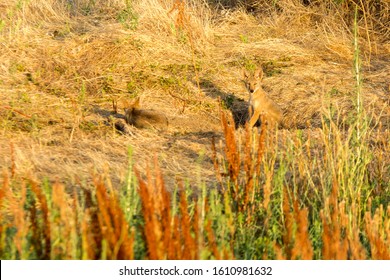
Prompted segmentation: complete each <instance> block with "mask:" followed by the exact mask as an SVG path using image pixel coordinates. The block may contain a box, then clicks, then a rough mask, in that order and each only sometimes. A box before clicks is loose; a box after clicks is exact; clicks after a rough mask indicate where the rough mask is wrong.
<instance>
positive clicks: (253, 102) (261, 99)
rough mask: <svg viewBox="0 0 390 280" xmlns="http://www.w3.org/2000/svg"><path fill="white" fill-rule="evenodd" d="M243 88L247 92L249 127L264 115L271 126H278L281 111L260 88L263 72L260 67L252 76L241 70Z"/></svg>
mask: <svg viewBox="0 0 390 280" xmlns="http://www.w3.org/2000/svg"><path fill="white" fill-rule="evenodd" d="M243 76H244V83H245V87H246V88H247V90H248V91H249V115H250V120H249V126H250V127H253V126H254V125H255V124H256V122H257V121H258V120H259V119H260V115H264V116H265V117H266V120H267V121H268V122H270V123H272V124H274V125H275V124H276V125H277V124H278V123H279V122H280V120H281V119H282V111H281V110H280V108H279V106H278V105H277V104H276V103H274V102H273V101H272V100H271V99H270V98H269V97H268V96H267V94H266V93H265V91H264V90H263V88H262V87H261V80H262V79H263V76H264V72H263V69H262V68H261V67H259V68H257V69H256V70H255V72H254V73H253V74H251V73H249V72H248V71H247V70H246V69H243Z"/></svg>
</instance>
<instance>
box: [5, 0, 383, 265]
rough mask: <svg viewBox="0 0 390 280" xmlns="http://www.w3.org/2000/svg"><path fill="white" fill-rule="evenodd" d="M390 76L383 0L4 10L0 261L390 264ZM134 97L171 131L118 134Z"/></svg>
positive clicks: (28, 5) (59, 4)
mask: <svg viewBox="0 0 390 280" xmlns="http://www.w3.org/2000/svg"><path fill="white" fill-rule="evenodd" d="M269 2H272V3H273V4H270V3H269ZM256 65H262V67H263V69H264V72H265V78H264V80H263V88H264V89H265V91H266V92H267V93H268V96H269V97H270V98H271V99H272V100H273V101H274V102H275V103H277V104H278V105H279V106H280V108H281V109H282V111H283V119H282V123H281V125H280V127H279V129H278V131H274V130H268V129H265V128H264V127H263V128H262V129H261V130H256V129H255V130H253V131H252V132H250V131H249V130H248V129H246V128H245V122H246V120H247V115H248V97H249V95H248V93H247V91H246V89H245V87H244V84H243V81H242V79H243V77H242V74H241V71H242V69H243V68H246V69H248V70H253V69H254V68H255V67H256ZM389 77H390V3H389V2H388V1H387V0H379V1H373V0H368V1H353V0H339V1H333V0H326V1H314V0H313V1H299V0H278V1H263V0H258V1H223V0H220V1H217V0H211V1H205V0H191V1H179V0H142V1H141V0H133V1H124V0H122V1H120V0H108V1H100V0H97V1H87V0H76V1H65V0H57V1H56V0H48V1H43V0H31V1H24V0H17V1H16V0H6V1H2V3H1V4H0V155H1V156H0V166H1V167H2V172H3V176H2V178H1V179H0V182H1V183H2V184H1V185H2V188H1V191H0V203H2V212H1V213H0V217H1V219H4V222H3V223H2V225H1V228H0V234H1V236H2V239H1V240H2V241H1V246H0V257H1V258H76V259H77V258H114V259H115V258H152V259H164V258H173V259H175V258H176V259H177V258H195V259H197V258H242V259H254V258H256V259H257V258H293V259H295V258H339V259H345V258H376V259H378V258H379V259H380V258H390V230H389V228H390V208H389V207H390V206H389V200H390V79H389ZM136 97H140V99H141V106H142V107H143V108H145V109H154V110H156V111H158V112H160V113H163V114H165V115H166V116H167V118H168V120H169V128H168V130H167V131H164V132H160V131H159V130H157V129H137V128H135V127H129V129H130V133H129V134H122V133H120V132H118V131H116V129H115V126H114V123H115V121H117V120H119V119H123V117H124V109H125V104H127V103H129V102H130V103H131V102H132V101H133V100H134V99H135V98H136ZM115 111H116V112H115ZM230 116H231V117H230ZM225 118H226V119H225ZM223 119H225V121H224V122H223ZM232 120H234V121H235V123H236V128H234V127H231V126H230V125H231V124H232ZM212 143H215V145H214V146H213V145H212ZM155 164H157V165H158V166H159V167H160V168H161V172H162V175H161V178H160V177H159V176H158V175H155V176H156V177H157V178H159V179H158V180H157V181H156V183H152V181H153V180H152V179H151V177H153V176H154V175H149V177H150V178H149V181H148V183H147V182H142V180H141V178H144V179H145V178H146V177H147V173H148V170H150V169H151V170H154V166H155ZM149 167H150V168H149ZM134 169H135V170H136V172H135V173H134V172H133V170H134ZM152 173H153V172H152ZM135 174H136V176H137V177H138V180H135V179H134V178H135V177H134V176H135ZM98 178H101V180H100V179H98ZM162 181H164V184H163V183H162ZM42 182H43V183H42ZM152 185H153V186H154V185H155V186H156V189H153V188H152V187H151V186H152ZM163 185H165V187H166V188H167V190H168V192H167V193H165V190H163V188H162V186H163ZM38 186H42V190H43V191H42V190H39V189H40V187H38ZM148 186H149V192H148V191H145V190H148ZM178 186H179V187H180V188H181V187H183V186H185V188H186V189H187V192H190V193H189V194H188V196H187V197H186V196H185V195H183V194H182V193H184V191H182V192H180V193H181V198H180V199H179V198H177V201H180V202H178V203H179V205H176V206H177V207H176V206H175V201H176V200H175V199H173V200H170V199H169V198H168V197H170V196H171V195H173V194H174V193H175V192H174V190H175V189H176V188H177V187H178ZM63 187H65V189H62V188H63ZM130 187H131V188H130ZM106 188H108V189H110V190H111V191H110V192H109V193H110V199H108V198H107V201H106V202H104V199H103V200H102V197H104V195H105V189H106ZM132 188H134V190H133V189H132ZM30 189H31V190H30ZM51 189H53V193H52V191H51ZM130 189H131V191H130ZM136 189H138V190H139V191H138V192H137V191H135V190H136ZM82 190H84V192H83V191H82ZM215 190H217V191H216V192H215V193H214V191H215ZM26 192H27V196H26ZM57 192H58V193H57ZM150 192H152V193H154V192H155V193H156V195H157V196H159V197H162V201H155V199H156V198H155V197H154V196H153V195H151V193H150ZM113 193H115V194H116V195H117V196H118V197H119V198H118V201H117V200H115V199H116V198H115V197H116V196H115V197H114V195H113ZM130 193H131V195H130ZM33 194H34V195H35V196H36V198H31V197H32V196H34V195H33ZM59 196H61V197H62V199H63V201H62V200H61V199H60V198H58V197H59ZM128 196H131V197H128ZM55 197H57V200H56V198H55ZM91 197H92V198H91ZM124 197H125V198H126V199H127V200H130V201H131V202H132V203H134V205H132V206H131V207H130V206H128V207H127V206H126V205H127V204H126V203H127V202H126V199H125V198H124ZM153 197H154V198H153ZM31 199H32V200H31ZM58 199H59V200H58ZM213 199H214V200H215V201H214V203H215V204H214V205H213V204H212V201H213ZM35 200H36V201H35ZM157 200H158V199H157ZM44 201H46V202H44ZM170 201H171V202H170ZM218 201H219V202H218ZM152 202H153V203H152ZM45 203H48V205H46V206H44V205H45ZM118 203H120V207H119V205H118ZM187 203H188V205H187ZM219 203H220V204H221V205H220V204H219ZM230 203H231V204H230ZM35 204H36V205H35ZM171 204H173V205H171ZM26 205H27V206H26ZM31 205H35V206H31ZM65 205H66V206H65ZM71 205H73V206H74V207H73V206H71ZM91 205H93V206H91ZM216 205H217V206H216ZM218 205H219V206H218ZM141 206H142V207H141ZM45 207H46V208H45ZM121 207H122V208H121ZM126 207H127V208H126ZM129 207H130V208H131V209H132V210H131V211H130V210H129V209H130V208H129ZM172 207H173V208H172ZM175 207H176V208H175ZM218 207H220V208H218ZM23 208H24V211H25V212H23ZM103 208H106V210H103ZM171 208H172V210H167V209H171ZM187 208H188V210H187ZM198 208H199V209H198ZM209 208H211V209H209ZM335 208H337V210H334V209H335ZM32 209H35V210H32ZM60 209H64V210H63V211H65V212H61V211H62V210H61V211H60ZM85 209H87V210H85ZM91 209H95V210H91ZM96 209H99V210H98V211H97V210H96ZM107 209H108V210H107ZM290 210H291V211H290ZM66 211H68V212H66ZM104 211H108V212H107V213H111V214H107V213H106V214H104V213H105V212H104ZM122 211H123V213H122ZM129 211H130V212H129ZM170 211H172V212H170ZM175 211H177V213H176V212H175ZM187 211H188V212H187ZM229 211H230V212H229ZM327 211H328V212H327ZM381 211H382V212H381ZM33 213H35V214H33ZM42 213H43V214H42ZM81 213H84V214H81ZM113 213H117V214H115V215H114V214H113ZM118 213H121V214H118ZM155 213H158V215H157V214H156V215H157V216H158V217H160V218H161V217H164V218H161V220H159V219H155V218H153V219H151V220H148V218H147V217H150V216H154V215H155ZM229 213H230V214H229ZM374 213H377V214H376V215H377V216H372V217H371V214H372V215H374ZM336 214H337V216H338V217H339V218H338V217H337V216H336ZM34 215H37V217H38V218H37V217H36V216H34ZM39 215H43V216H39ZM99 215H101V216H99ZM110 215H113V216H112V219H113V220H112V221H111V222H112V224H111V222H108V220H105V219H109V218H108V216H110ZM166 215H168V216H166ZM208 215H213V216H212V217H211V216H210V217H209V216H208ZM66 217H74V219H75V221H74V223H72V222H69V221H68V222H69V224H68V223H65V224H60V221H65V220H66ZM115 217H116V218H115ZM118 217H120V218H118ZM135 217H138V218H135ZM141 217H142V218H141ZM175 217H176V218H175ZM34 219H36V220H34ZM40 219H42V220H40ZM56 219H57V220H56ZM62 219H64V220H62ZM116 219H119V220H116ZM337 219H340V220H337ZM114 220H115V222H114ZM105 222H107V223H108V224H110V225H109V226H108V225H105V226H106V227H108V228H111V227H112V230H113V232H107V231H106V232H105V231H104V230H103V225H104V223H105ZM34 223H35V224H34ZM45 223H46V224H51V226H50V227H49V228H51V231H50V230H49V235H50V236H51V239H50V238H49V239H47V232H46V230H47V226H46V227H45V226H42V224H45ZM335 224H338V225H339V227H338V226H335ZM30 225H32V232H30V229H29V228H30ZM88 225H90V227H88ZM178 225H180V226H178ZM61 227H63V229H66V230H65V233H64V232H62V231H61ZM259 227H260V228H261V229H259ZM90 228H92V229H90ZM96 228H100V229H101V231H100V233H99V234H100V235H99V234H98V233H97V232H99V230H96ZM118 228H119V229H120V231H119V232H116V233H114V231H115V230H119V229H118ZM139 228H143V231H142V233H141V232H137V231H138V230H139ZM167 228H171V230H172V231H169V230H168V231H167ZM374 228H375V229H374ZM122 229H123V230H122ZM78 230H80V232H78ZM43 232H45V234H46V235H45V234H44V233H43ZM124 232H126V233H124ZM152 232H153V233H152ZM297 232H298V233H297ZM67 234H68V235H67ZM77 234H79V235H82V238H81V237H80V239H78V237H76V236H77ZM296 234H297V236H299V238H298V237H296V236H295V235H296ZM370 234H371V235H375V234H376V235H375V236H371V235H370ZM43 236H46V239H45V238H44V237H43ZM96 236H98V237H97V238H96ZM112 236H115V238H113V237H112ZM124 236H126V238H125V237H124ZM164 236H167V237H164ZM180 236H181V237H180ZM202 236H203V237H202ZM177 237H179V238H178V239H177ZM56 238H57V239H56ZM112 238H113V239H112ZM327 238H328V239H327ZM329 238H330V239H329ZM331 238H335V239H334V240H333V239H332V240H331ZM24 239H26V240H28V241H23V240H24ZM67 239H69V240H71V241H69V242H73V243H72V244H70V243H67V242H68V241H66V242H65V240H67ZM81 239H82V240H81ZM10 240H13V241H15V240H16V241H15V244H16V245H15V246H14V247H13V246H12V245H10V244H9V242H10ZM37 240H39V241H37ZM55 240H57V241H58V242H57V243H55V242H54V241H55ZM91 240H93V241H91ZM134 240H135V241H134ZM218 240H219V241H218ZM181 241H182V242H181ZM34 242H35V243H34ZM167 242H168V243H167ZM169 242H171V243H169ZM175 242H176V243H175ZM37 243H39V244H40V245H39V246H38V245H36V244H37ZM54 243H55V244H57V245H54ZM34 244H35V245H34ZM58 244H60V245H58ZM80 244H82V245H80ZM101 244H103V245H101ZM134 244H136V245H134ZM156 244H157V245H156ZM254 244H257V245H254ZM330 244H338V245H334V246H336V247H332V246H331V245H330ZM56 246H59V247H61V248H59V247H58V248H57V247H56ZM121 246H122V247H121ZM166 246H168V247H167V248H168V249H167V250H168V251H164V249H163V248H165V247H166ZM169 246H170V247H169ZM183 246H184V247H186V246H188V247H190V248H192V249H193V250H192V251H191V250H190V251H191V252H190V253H189V254H190V255H188V252H187V253H186V250H185V249H183ZM251 246H252V247H253V246H255V247H256V246H257V247H256V249H253V248H252V247H251ZM327 246H328V247H327ZM337 246H339V247H337ZM6 248H8V249H10V248H11V249H10V251H9V252H10V253H9V254H8V253H4V252H5V251H4V250H5V249H6ZM31 248H33V249H31ZM37 248H38V249H37ZM39 248H40V249H39ZM42 248H44V249H42ZM76 248H77V249H76ZM91 248H95V249H91ZM96 248H100V249H96ZM298 248H305V250H306V251H299V249H298ZM297 250H298V251H299V252H298V251H297ZM332 250H333V251H332ZM130 251H131V253H130ZM31 252H33V253H31ZM337 252H339V253H337ZM377 252H379V253H377ZM175 254H176V255H175ZM186 254H187V255H186Z"/></svg>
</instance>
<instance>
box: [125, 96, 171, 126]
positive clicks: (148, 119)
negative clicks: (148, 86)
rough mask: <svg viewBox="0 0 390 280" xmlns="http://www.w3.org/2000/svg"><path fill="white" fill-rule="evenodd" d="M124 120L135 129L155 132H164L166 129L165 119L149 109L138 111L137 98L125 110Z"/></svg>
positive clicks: (138, 102) (166, 122)
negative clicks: (149, 129) (150, 129)
mask: <svg viewBox="0 0 390 280" xmlns="http://www.w3.org/2000/svg"><path fill="white" fill-rule="evenodd" d="M125 120H126V122H127V123H128V124H130V125H133V126H135V127H136V128H154V129H157V130H166V129H167V128H168V119H167V117H166V116H165V115H164V114H162V113H159V112H157V111H154V110H151V109H145V110H143V109H140V101H139V98H137V99H136V100H135V101H134V102H133V103H132V104H131V105H130V106H128V107H127V108H125Z"/></svg>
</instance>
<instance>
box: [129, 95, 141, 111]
mask: <svg viewBox="0 0 390 280" xmlns="http://www.w3.org/2000/svg"><path fill="white" fill-rule="evenodd" d="M140 106H141V105H140V100H139V97H137V98H136V99H135V100H134V102H133V104H132V105H131V107H133V108H135V109H139V108H140Z"/></svg>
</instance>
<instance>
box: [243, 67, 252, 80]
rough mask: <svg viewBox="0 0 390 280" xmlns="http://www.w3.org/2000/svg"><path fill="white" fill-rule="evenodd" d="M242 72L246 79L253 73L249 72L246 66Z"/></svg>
mask: <svg viewBox="0 0 390 280" xmlns="http://www.w3.org/2000/svg"><path fill="white" fill-rule="evenodd" d="M241 73H242V76H243V77H244V79H248V78H249V76H250V75H251V74H250V73H249V71H248V70H246V69H245V68H242V70H241Z"/></svg>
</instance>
